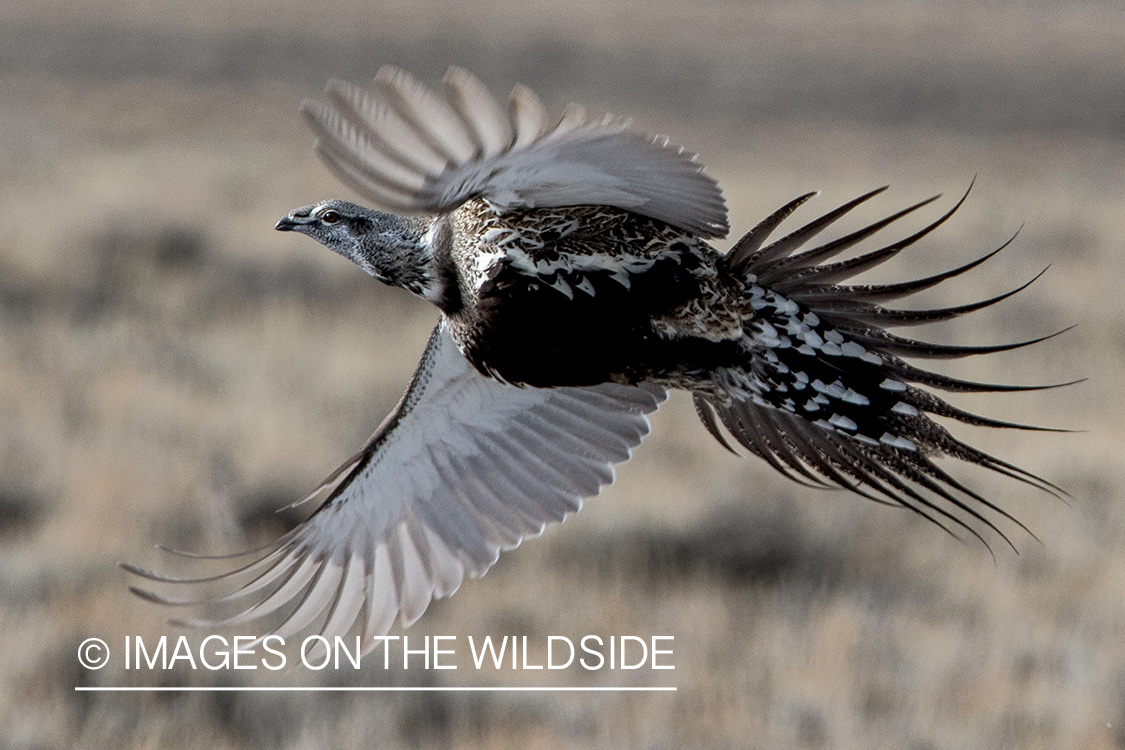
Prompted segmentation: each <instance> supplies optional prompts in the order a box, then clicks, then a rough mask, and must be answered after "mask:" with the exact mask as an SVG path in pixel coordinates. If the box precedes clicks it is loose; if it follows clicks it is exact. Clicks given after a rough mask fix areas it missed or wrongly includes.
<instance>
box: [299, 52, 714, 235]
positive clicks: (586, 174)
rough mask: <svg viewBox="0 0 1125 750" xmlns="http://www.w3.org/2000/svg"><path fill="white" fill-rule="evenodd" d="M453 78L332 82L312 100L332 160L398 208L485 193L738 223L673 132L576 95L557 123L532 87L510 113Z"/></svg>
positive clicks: (451, 205) (697, 223)
mask: <svg viewBox="0 0 1125 750" xmlns="http://www.w3.org/2000/svg"><path fill="white" fill-rule="evenodd" d="M443 83H444V88H445V97H444V98H442V97H440V96H438V95H437V94H435V93H434V92H432V91H430V90H429V89H427V88H426V87H425V86H423V85H421V84H420V83H418V82H417V81H416V80H415V79H414V78H413V77H411V76H410V75H409V74H408V73H406V72H405V71H402V70H398V69H396V68H390V67H384V68H382V69H380V71H379V73H378V75H376V77H375V86H376V89H377V91H373V92H369V91H365V90H363V89H360V88H358V87H356V86H353V85H351V84H348V83H344V82H342V81H336V80H333V81H330V82H329V83H328V88H327V90H326V92H325V96H326V98H327V101H326V102H320V101H312V100H307V101H305V102H304V103H303V105H302V110H303V112H304V113H305V115H306V116H307V118H308V120H309V123H310V124H311V125H312V128H313V130H314V131H315V132H316V134H317V136H318V139H317V150H318V151H319V153H320V154H321V156H322V157H323V158H324V160H325V161H326V162H327V163H328V165H329V166H330V167H331V168H332V169H333V170H334V171H335V172H336V173H337V174H338V175H339V176H340V177H341V178H342V179H343V180H344V181H345V182H347V183H349V184H350V185H351V186H352V187H354V188H356V189H357V190H358V191H359V192H360V193H362V194H363V195H365V196H367V197H368V198H369V199H370V200H372V201H374V202H375V203H376V204H378V205H379V206H380V207H381V208H383V209H385V210H389V211H392V212H394V213H429V214H436V213H445V212H448V211H452V210H453V209H455V208H457V206H459V205H461V204H462V203H464V202H465V201H466V200H469V199H470V198H483V199H485V200H487V201H489V202H490V203H491V204H492V205H493V206H494V207H495V208H496V209H497V210H500V211H505V210H508V209H512V208H535V207H552V206H577V205H607V206H615V207H617V208H624V209H628V210H630V211H635V212H636V213H640V214H644V215H646V216H651V217H653V218H656V219H660V220H662V221H665V222H667V223H669V224H672V225H675V226H678V227H680V228H682V229H686V230H688V231H691V232H694V233H696V234H698V235H699V236H700V237H723V236H725V235H726V234H727V232H728V231H729V226H728V224H727V210H726V204H725V202H724V201H723V196H722V192H721V191H720V190H719V187H718V185H717V184H716V182H715V181H714V180H713V179H711V178H710V177H708V176H707V175H705V174H703V172H702V167H701V166H700V165H699V164H698V162H696V160H695V155H694V154H691V153H688V152H686V151H684V150H683V149H682V148H680V147H678V146H676V145H673V144H671V143H669V142H668V140H667V139H665V138H661V137H656V136H651V135H644V134H641V133H637V132H633V131H630V130H628V129H627V123H626V122H625V121H623V120H618V119H613V118H609V117H607V118H605V119H603V120H597V121H593V122H588V121H587V119H586V114H585V111H584V110H583V108H582V107H580V106H578V105H575V104H571V105H569V106H568V107H567V108H566V110H565V112H564V113H563V116H562V120H561V121H560V122H559V123H558V124H557V125H555V126H554V127H549V126H548V119H547V112H546V110H545V109H544V108H543V104H542V103H541V102H540V101H539V98H538V97H537V96H536V95H535V93H534V92H532V91H531V90H530V89H528V88H526V87H524V86H516V87H515V88H514V89H513V90H512V94H511V97H510V98H509V100H508V109H507V112H505V111H504V110H503V108H502V107H501V105H500V104H499V103H498V102H497V101H496V99H495V98H494V97H493V96H492V95H491V94H490V93H489V92H488V90H487V89H485V88H484V86H483V85H482V84H481V82H480V81H478V80H477V79H476V78H474V77H473V76H472V75H471V74H469V73H468V72H466V71H464V70H461V69H459V68H450V69H449V72H448V73H447V74H446V76H445V79H444V80H443Z"/></svg>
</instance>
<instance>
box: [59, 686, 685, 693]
mask: <svg viewBox="0 0 1125 750" xmlns="http://www.w3.org/2000/svg"><path fill="white" fill-rule="evenodd" d="M74 690H75V692H79V693H491V692H495V693H528V692H535V693H596V692H602V693H644V692H647V693H656V692H673V693H674V692H676V688H675V687H671V686H660V687H552V686H549V685H548V686H534V687H485V686H483V685H477V686H467V687H421V686H417V687H389V686H388V687H294V686H276V685H272V686H260V687H231V686H217V687H167V686H161V687H140V686H124V687H84V686H76V687H75V688H74Z"/></svg>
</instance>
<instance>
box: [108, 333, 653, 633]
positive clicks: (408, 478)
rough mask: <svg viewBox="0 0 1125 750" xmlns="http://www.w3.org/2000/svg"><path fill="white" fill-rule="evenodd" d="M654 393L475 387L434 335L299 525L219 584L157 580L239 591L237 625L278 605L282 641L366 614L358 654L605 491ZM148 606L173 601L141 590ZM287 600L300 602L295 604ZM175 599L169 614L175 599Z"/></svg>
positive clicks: (478, 380)
mask: <svg viewBox="0 0 1125 750" xmlns="http://www.w3.org/2000/svg"><path fill="white" fill-rule="evenodd" d="M665 398H667V393H666V392H665V391H664V390H663V389H661V388H656V387H632V386H622V385H613V384H606V385H600V386H594V387H588V388H553V389H536V388H517V387H514V386H510V385H504V384H501V383H499V382H497V381H495V380H492V379H490V378H486V377H484V376H483V375H480V374H479V373H478V372H477V371H476V370H475V369H474V368H473V367H472V366H471V365H470V364H469V363H468V362H467V361H466V360H465V358H464V357H463V356H462V355H461V353H460V352H459V351H458V349H457V346H456V345H455V344H454V343H453V340H452V339H451V338H450V336H449V333H448V332H447V331H446V330H445V327H444V324H439V326H438V328H437V329H436V330H435V331H434V333H433V336H431V338H430V342H429V345H428V346H427V348H426V352H425V354H424V356H423V357H422V362H421V364H420V365H419V367H418V371H417V373H416V374H415V376H414V380H413V382H412V383H411V385H410V388H409V389H408V390H407V392H406V395H405V396H404V397H403V399H402V401H401V402H400V403H399V405H398V407H397V408H396V409H395V411H394V412H393V413H392V414H391V415H390V416H388V417H387V419H386V421H384V423H383V424H382V425H381V426H380V428H379V429H378V431H376V433H375V434H374V435H373V436H372V437H371V439H370V440H369V441H368V443H367V445H366V446H365V447H364V448H363V450H362V451H360V452H359V453H358V454H356V456H354V457H353V458H352V459H351V460H350V461H349V462H348V463H346V464H345V465H344V466H343V467H341V469H340V470H339V471H337V472H336V473H335V474H334V475H333V477H332V478H331V479H330V480H329V482H327V483H326V487H325V488H324V489H326V488H327V487H328V486H331V485H332V484H335V486H334V488H333V489H331V492H330V494H329V495H328V498H327V499H326V500H325V502H324V503H323V505H321V506H320V508H319V509H318V510H317V511H316V512H315V513H314V514H313V515H312V516H311V517H310V518H309V519H308V520H306V521H305V522H304V523H302V524H301V525H300V526H298V527H297V528H295V529H294V530H292V531H291V532H289V533H288V534H286V535H284V536H283V537H281V538H280V539H278V540H277V541H276V542H275V543H273V544H271V545H270V546H269V547H268V548H266V549H265V550H262V551H259V553H258V557H256V558H255V559H254V560H253V562H251V563H249V564H248V565H245V566H243V567H240V568H239V569H237V570H234V571H231V572H229V573H224V574H222V575H220V576H216V577H213V578H207V579H199V580H193V581H189V580H185V579H171V578H166V577H163V576H158V575H155V574H152V573H148V572H146V571H142V570H140V569H137V568H133V567H130V566H126V567H127V569H129V570H130V571H131V572H133V573H136V574H138V575H140V576H142V577H145V578H147V579H149V580H152V581H157V582H165V583H197V584H199V583H213V582H238V583H241V585H240V587H239V588H238V589H237V590H236V591H234V592H233V593H231V594H227V595H226V596H222V597H219V598H215V599H208V600H204V602H200V603H205V602H216V603H217V602H226V601H234V600H240V599H244V598H247V599H248V598H251V597H253V598H254V599H255V600H256V601H255V603H254V604H253V605H252V606H250V607H249V608H248V609H245V610H244V611H243V612H241V613H240V614H238V615H235V616H233V617H230V618H227V619H224V620H220V621H193V622H192V624H195V625H202V626H217V625H235V624H239V623H245V622H248V621H251V620H255V619H257V618H260V617H264V616H266V615H269V614H270V613H272V612H275V611H278V610H280V609H283V608H291V609H292V611H291V612H290V613H289V614H288V616H287V617H286V618H285V619H284V621H283V622H282V623H281V624H280V625H279V626H278V627H277V629H276V630H275V631H274V632H275V633H277V634H278V635H281V636H282V637H287V636H289V635H292V634H293V633H296V632H299V631H301V630H302V629H304V628H306V627H308V626H309V625H311V624H312V623H313V622H314V621H316V620H317V619H318V618H320V617H322V616H325V615H324V613H325V612H327V615H326V616H325V619H324V624H323V626H322V629H321V632H322V634H323V635H325V636H327V637H328V638H331V637H332V636H334V635H342V634H344V633H346V632H348V631H349V630H350V629H351V628H352V626H353V624H354V623H355V622H356V621H357V620H359V619H360V618H362V621H363V626H362V627H363V636H364V642H365V645H366V647H368V648H370V647H371V646H373V645H374V641H373V640H371V636H377V635H382V634H385V633H386V632H387V630H388V629H389V628H390V627H391V625H392V624H393V623H394V620H395V618H396V616H397V617H400V618H401V621H402V623H403V625H404V626H405V625H409V624H410V623H412V622H413V621H414V620H416V619H417V618H418V617H420V616H421V615H422V613H423V612H424V611H425V609H426V607H427V606H428V605H429V602H430V600H431V599H433V598H435V597H436V598H440V597H444V596H448V595H450V594H452V593H453V592H454V591H456V590H457V587H458V586H459V585H460V583H461V581H462V579H463V577H464V576H465V575H466V574H467V575H469V576H472V577H477V576H480V575H483V574H484V573H485V572H486V571H487V570H488V569H489V567H491V566H492V564H493V563H494V562H496V559H497V557H498V556H499V553H500V550H502V549H510V548H512V547H515V546H517V545H518V544H519V543H520V541H521V540H523V539H525V538H527V537H530V536H536V535H538V534H540V533H541V532H542V531H543V529H544V528H545V527H546V526H547V524H549V523H557V522H560V521H562V520H563V519H564V518H565V517H566V516H567V515H568V514H569V513H573V512H576V511H577V510H579V509H580V508H581V505H582V500H583V498H586V497H590V496H592V495H596V494H597V493H598V492H599V491H600V489H601V487H602V486H603V485H606V484H610V483H612V482H613V479H614V471H613V464H615V463H619V462H621V461H625V460H627V459H628V458H629V457H630V455H631V453H632V450H633V448H635V447H637V446H638V445H639V444H640V442H641V439H642V438H643V437H644V436H645V435H647V434H648V431H649V422H648V418H647V416H646V415H647V414H649V413H651V412H653V411H655V410H656V409H657V407H658V406H659V404H660V403H661V402H662V401H663V400H664V399H665ZM134 591H136V592H137V593H139V594H140V595H142V596H145V597H146V598H149V599H154V600H156V601H160V602H163V603H173V602H171V601H170V600H167V599H164V598H162V597H158V596H156V595H154V594H151V593H148V592H144V591H139V590H136V589H134ZM293 602H298V603H297V604H296V606H295V607H292V604H293ZM176 603H179V602H176Z"/></svg>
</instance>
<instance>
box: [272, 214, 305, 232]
mask: <svg viewBox="0 0 1125 750" xmlns="http://www.w3.org/2000/svg"><path fill="white" fill-rule="evenodd" d="M301 223H302V222H299V221H297V220H296V219H294V218H293V217H292V216H282V217H281V219H280V220H279V221H278V222H277V226H275V227H274V229H276V230H277V231H279V232H292V231H293V230H295V229H296V228H297V227H299V226H300V225H301Z"/></svg>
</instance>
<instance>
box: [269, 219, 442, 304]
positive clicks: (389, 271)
mask: <svg viewBox="0 0 1125 750" xmlns="http://www.w3.org/2000/svg"><path fill="white" fill-rule="evenodd" d="M432 224H433V218H432V217H415V216H396V215H395V214H388V213H383V212H381V211H375V210H373V209H370V208H364V207H363V206H357V205H356V204H354V203H348V202H347V201H342V200H327V201H321V202H320V203H316V204H314V205H312V206H303V207H302V208H296V209H294V210H292V211H290V212H289V213H288V214H287V215H285V216H283V217H282V218H281V220H280V221H278V222H277V226H276V227H275V229H277V230H278V231H282V232H300V233H301V234H307V235H308V236H309V237H312V238H313V239H314V240H316V241H317V242H319V243H320V244H322V245H324V246H325V247H327V248H328V249H329V250H331V251H332V252H334V253H338V254H339V255H342V256H344V257H345V258H348V259H349V260H351V261H353V262H354V263H356V265H358V266H359V267H360V268H362V269H363V270H364V271H366V272H367V273H369V274H371V275H372V276H374V277H375V278H376V279H378V280H379V281H382V282H383V283H385V284H389V285H391V286H397V287H400V288H402V289H405V290H407V291H409V292H413V293H414V294H417V295H419V296H422V297H427V298H429V297H430V296H431V295H430V294H429V292H430V287H431V286H432V285H433V283H434V282H435V279H434V274H433V273H432V269H431V266H432V263H433V251H432V249H431V247H430V243H429V241H428V237H427V233H428V232H429V229H430V226H431V225H432Z"/></svg>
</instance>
